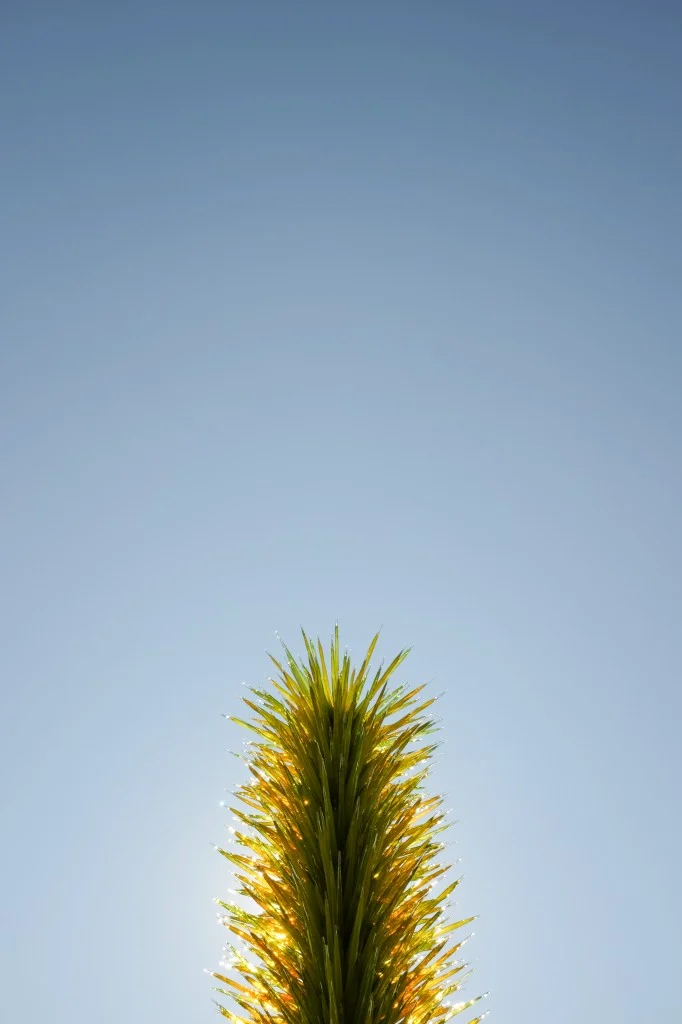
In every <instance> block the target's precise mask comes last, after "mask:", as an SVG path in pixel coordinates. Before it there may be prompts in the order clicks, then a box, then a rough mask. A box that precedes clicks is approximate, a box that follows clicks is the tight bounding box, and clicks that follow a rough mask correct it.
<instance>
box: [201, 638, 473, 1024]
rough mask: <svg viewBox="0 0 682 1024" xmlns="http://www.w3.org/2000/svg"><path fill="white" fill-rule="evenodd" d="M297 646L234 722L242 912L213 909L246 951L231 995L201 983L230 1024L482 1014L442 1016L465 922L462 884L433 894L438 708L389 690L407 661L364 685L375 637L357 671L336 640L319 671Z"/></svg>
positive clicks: (401, 689)
mask: <svg viewBox="0 0 682 1024" xmlns="http://www.w3.org/2000/svg"><path fill="white" fill-rule="evenodd" d="M303 637H304V641H305V646H306V652H307V661H305V662H301V663H297V662H296V660H295V659H294V657H293V656H292V655H291V653H290V652H289V651H288V649H287V648H286V647H284V652H285V655H286V659H285V660H286V666H282V665H281V664H279V662H277V661H276V660H275V659H274V658H272V661H273V663H274V665H275V667H276V669H277V673H278V675H277V677H276V678H274V679H272V680H271V683H272V685H273V686H274V691H267V690H257V689H254V690H252V693H253V694H254V696H255V698H256V699H257V703H256V702H255V701H252V700H250V699H246V700H245V703H246V704H247V705H248V707H249V708H250V709H251V711H252V712H253V714H254V718H253V719H251V721H249V722H246V721H241V720H240V719H233V721H236V722H238V723H239V724H240V725H242V726H245V727H246V728H247V729H249V730H250V731H251V732H252V733H255V734H256V737H257V739H256V740H255V741H253V742H252V743H251V744H250V745H249V746H250V755H249V757H248V767H249V770H250V773H251V777H250V780H249V782H248V783H246V784H245V785H242V786H241V787H240V788H239V789H238V791H237V793H236V796H237V798H238V800H239V801H240V803H241V805H242V806H241V808H240V807H237V808H232V811H233V813H234V815H235V816H236V818H237V819H239V821H240V822H242V823H243V825H244V828H243V830H236V831H235V835H234V839H235V842H236V844H237V846H238V847H240V848H241V849H240V852H231V851H228V850H222V849H221V850H220V853H222V854H223V856H225V857H227V859H228V860H229V861H230V862H231V864H232V865H233V866H234V868H236V871H235V876H236V878H237V881H238V883H239V889H238V895H240V896H242V897H246V898H247V900H248V901H249V903H250V907H249V909H247V908H246V907H245V906H244V905H240V904H236V903H231V902H224V901H221V900H219V901H217V902H218V903H219V904H220V905H221V906H222V907H223V909H224V911H225V914H224V916H223V922H224V923H225V924H226V925H227V926H228V928H229V929H230V930H231V931H232V933H233V934H234V935H235V936H237V938H238V939H239V940H241V944H242V947H243V949H242V950H241V951H239V950H238V949H237V948H235V947H234V946H232V947H230V950H231V954H232V961H231V966H232V967H233V968H234V969H235V971H236V972H238V974H239V975H240V980H239V981H237V980H235V979H234V978H232V977H229V976H228V975H227V974H219V973H214V972H212V973H213V976H214V977H215V978H217V979H218V981H220V982H221V983H222V985H224V986H225V987H224V988H218V989H217V991H218V992H220V993H222V994H223V995H226V996H231V997H232V999H233V1000H234V1001H235V1003H236V1004H238V1006H239V1007H241V1009H242V1010H243V1011H244V1014H245V1016H241V1015H240V1014H238V1013H236V1012H233V1011H232V1010H230V1009H228V1008H227V1007H225V1006H219V1009H220V1012H221V1013H222V1014H223V1016H224V1017H227V1018H228V1020H231V1021H233V1022H235V1024H243V1022H248V1024H254V1022H257V1024H401V1022H402V1024H442V1022H444V1021H446V1020H448V1019H449V1018H450V1017H453V1016H454V1015H455V1014H457V1013H460V1012H462V1011H463V1010H466V1009H467V1008H468V1007H470V1006H472V1005H473V1004H474V1003H475V1002H476V1001H477V1000H476V999H470V1000H468V1001H465V1002H460V1003H455V1004H452V1003H450V1002H448V997H449V996H451V995H452V994H453V993H455V992H457V990H458V989H459V988H460V986H461V981H462V978H463V976H464V971H465V969H466V965H465V964H463V963H461V962H460V961H458V960H457V959H456V956H457V952H458V950H459V949H460V948H461V946H462V944H463V943H462V942H455V943H454V944H452V940H451V939H450V935H451V933H452V932H456V931H457V930H458V929H459V928H461V927H463V926H465V925H467V924H469V922H470V921H472V920H473V918H466V919H465V920H462V921H456V922H453V923H448V922H447V921H446V919H445V917H444V911H445V909H446V901H447V898H448V896H449V895H450V894H451V893H452V892H453V890H454V889H455V887H456V886H457V884H458V882H457V881H454V882H451V883H450V884H449V885H447V886H446V887H445V888H441V889H440V891H436V890H437V888H438V886H439V883H440V881H441V879H442V876H443V875H444V874H445V872H446V871H447V870H448V867H447V866H443V865H441V864H440V863H438V862H437V857H438V856H439V855H440V853H441V851H442V849H443V844H442V843H441V842H440V841H439V837H440V834H441V833H442V831H443V830H444V828H446V827H447V826H446V825H445V824H444V820H443V819H444V815H443V813H442V811H441V809H440V808H441V798H440V797H438V796H428V795H427V794H426V793H425V791H424V781H425V777H426V774H427V771H428V763H429V759H430V757H431V756H432V754H433V751H434V749H435V745H424V744H423V742H422V741H423V739H424V737H426V736H427V735H429V734H430V733H432V732H433V731H434V723H433V721H432V720H431V719H429V718H428V717H424V712H425V711H426V710H427V708H429V707H430V706H431V705H432V704H433V698H432V699H428V700H423V701H420V700H419V695H420V693H421V691H422V690H423V686H418V687H415V688H414V689H409V690H408V688H407V687H405V686H397V687H395V686H389V683H390V680H391V677H392V676H393V674H394V672H395V670H396V669H397V668H398V666H399V665H400V664H401V663H402V661H403V660H404V658H405V657H406V655H407V653H408V652H407V651H402V652H401V653H400V654H398V655H397V657H396V658H394V660H393V661H392V662H391V664H390V665H389V666H388V668H386V669H383V666H382V667H380V668H379V670H378V671H377V672H376V674H375V675H374V676H373V677H370V667H369V663H370V659H371V657H372V654H373V652H374V648H375V646H376V643H377V640H378V636H375V637H374V639H373V640H372V642H371V644H370V646H369V650H368V651H367V655H366V656H365V659H364V661H363V662H362V665H361V666H360V668H359V669H358V670H353V669H352V668H351V663H350V659H349V657H348V655H347V654H344V656H343V658H340V654H339V636H338V628H337V629H336V630H335V633H334V638H333V640H332V644H331V651H330V656H329V661H327V659H326V658H325V653H324V650H323V648H322V645H321V644H320V642H319V641H318V642H317V644H314V643H313V642H312V641H311V640H310V639H309V638H308V637H307V636H306V635H305V633H304V634H303ZM480 1020H482V1017H476V1018H475V1021H472V1022H471V1024H476V1022H477V1021H480Z"/></svg>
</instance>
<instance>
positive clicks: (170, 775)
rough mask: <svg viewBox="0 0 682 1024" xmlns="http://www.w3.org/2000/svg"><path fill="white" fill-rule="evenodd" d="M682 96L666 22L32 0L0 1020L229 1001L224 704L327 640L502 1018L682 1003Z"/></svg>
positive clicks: (232, 742)
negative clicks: (401, 771)
mask: <svg viewBox="0 0 682 1024" xmlns="http://www.w3.org/2000/svg"><path fill="white" fill-rule="evenodd" d="M681 114H682V13H681V10H680V7H679V5H678V4H676V3H673V2H665V0H654V2H647V3H645V2H641V3H634V2H622V0H621V2H619V3H616V2H615V0H614V2H610V0H606V2H596V3H595V2H594V0H592V2H587V0H578V2H576V3H571V4H569V3H552V2H547V0H537V2H527V0H519V2H516V3H509V2H508V0H477V2H473V0H440V2H436V0H419V2H416V0H415V2H409V3H408V2H399V0H392V2H390V3H389V2H373V0H362V2H351V0H344V2H339V3H332V2H321V0H315V2H312V0H311V2H296V0H290V2H284V0H272V2H263V0H248V2H247V0H242V2H229V0H223V2H214V3H209V2H206V0H193V2H191V3H190V2H185V3H177V2H175V3H173V2H171V3H168V2H165V3H161V2H152V0H137V2H135V3H132V2H119V3H106V4H105V3H85V2H81V3H75V2H69V0H65V2H62V3H57V4H55V3H47V2H44V3H40V2H32V0H27V2H26V3H24V4H20V3H12V2H10V0H5V3H4V4H3V5H2V13H1V14H0V128H1V139H2V161H1V167H0V205H1V210H0V213H1V226H0V250H1V251H0V258H1V262H2V273H1V274H0V341H1V356H0V359H1V363H0V435H1V444H2V454H1V460H0V470H1V473H2V484H1V489H0V497H1V501H2V534H1V545H2V551H1V554H2V563H1V564H2V572H1V577H0V588H1V591H2V593H1V596H2V609H1V620H0V621H1V623H2V625H1V627H0V628H1V630H2V642H1V647H0V649H1V652H2V653H1V658H2V663H1V672H2V697H3V714H2V738H1V742H0V759H1V761H2V765H1V778H2V788H3V797H2V799H3V815H2V819H3V840H2V844H1V847H0V868H1V870H2V880H3V884H2V897H1V903H2V920H3V925H2V940H1V944H2V947H3V949H2V956H1V957H0V975H1V978H0V980H1V983H2V1011H3V1017H4V1018H5V1019H6V1020H7V1021H13V1022H14V1021H21V1022H22V1024H39V1022H40V1024H43V1022H44V1021H47V1020H49V1021H50V1022H53V1024H86V1022H87V1024H92V1022H97V1024H120V1022H125V1024H150V1022H152V1021H154V1022H156V1021H163V1022H164V1024H187V1022H190V1021H191V1022H193V1024H199V1022H203V1021H209V1020H213V1019H215V1018H214V1014H215V1010H214V1008H213V1005H212V1003H211V1001H210V979H208V978H207V976H206V975H205V974H203V973H202V969H203V968H204V967H214V966H216V965H217V962H218V959H219V956H220V948H221V945H222V941H223V938H224V934H223V933H221V931H220V930H219V928H218V927H217V925H216V922H215V910H216V908H215V906H214V905H213V904H212V903H211V897H213V896H215V895H219V894H224V893H225V891H226V890H227V888H228V887H230V885H231V884H232V883H231V879H230V877H229V871H228V869H227V865H226V864H225V863H224V862H223V861H222V860H221V858H219V857H218V856H217V855H216V854H215V853H214V852H213V851H212V849H211V847H210V845H209V844H210V842H211V841H215V842H220V841H222V840H223V838H224V835H225V831H224V830H225V827H226V824H227V823H228V820H227V819H226V815H225V813H224V812H222V811H221V810H220V808H219V807H218V802H219V801H220V800H221V799H224V798H226V793H225V790H229V789H231V788H232V787H233V786H234V785H235V784H236V783H237V782H238V781H239V779H240V778H242V775H241V772H240V770H239V764H238V762H237V761H235V760H234V759H233V758H231V757H230V756H229V754H228V753H227V750H228V748H229V747H235V746H236V745H238V744H239V742H240V737H239V736H238V734H237V733H236V729H234V727H232V726H230V725H229V724H226V723H225V721H224V720H223V719H221V717H220V714H221V713H238V707H239V698H240V695H241V693H242V692H243V690H242V687H241V683H242V680H246V681H248V682H251V683H256V684H257V683H260V682H261V681H262V680H263V679H264V677H265V675H266V673H267V661H266V656H265V650H266V649H270V650H276V649H277V641H276V638H275V635H274V633H275V630H279V632H280V633H281V634H282V636H283V637H284V638H285V639H286V640H287V641H288V642H289V643H290V644H291V645H292V646H293V648H294V650H296V651H299V650H300V647H301V644H300V643H299V640H298V637H297V631H298V628H299V626H300V625H303V626H304V627H305V628H306V629H307V630H308V631H310V632H311V633H313V634H316V633H321V634H322V635H323V637H325V638H327V637H329V636H330V634H331V631H332V628H333V624H334V620H335V619H338V620H339V623H340V628H341V632H342V642H345V643H347V644H348V645H349V646H350V648H351V651H352V652H353V654H354V655H355V654H359V653H360V652H361V649H362V647H363V646H364V645H365V644H366V643H367V641H368V640H369V638H370V636H371V634H372V633H373V631H374V630H375V629H376V628H378V627H379V626H382V625H383V638H382V642H381V652H382V655H384V656H387V657H389V656H391V655H392V654H393V653H394V652H395V651H396V650H397V649H398V648H399V647H402V646H410V645H412V646H413V648H414V650H413V653H412V655H411V656H410V658H409V659H408V662H407V667H406V672H405V678H406V679H410V680H411V681H412V680H413V681H414V682H420V681H424V680H429V681H431V682H432V686H433V690H434V692H440V691H445V696H444V697H443V699H442V701H441V705H440V714H441V715H442V717H443V723H442V725H443V734H442V739H443V740H444V741H445V746H444V749H443V751H442V753H441V755H440V757H439V761H438V766H437V769H436V771H435V773H434V779H433V784H434V787H435V788H441V789H444V790H447V791H448V804H449V805H450V806H452V808H453V816H454V817H455V818H456V819H459V824H458V826H457V828H456V830H455V834H454V835H453V838H455V839H456V840H457V846H456V847H455V849H454V851H453V856H456V857H462V858H463V860H462V863H461V865H460V867H459V869H458V870H462V871H463V872H464V873H465V876H466V878H465V885H464V886H463V890H462V892H463V895H462V897H461V901H460V908H461V909H462V911H463V912H470V913H476V912H478V913H480V915H481V918H480V921H479V922H477V925H476V937H475V939H474V941H473V942H472V943H471V944H470V946H469V947H468V949H469V950H470V951H471V955H472V957H473V958H474V960H475V963H476V967H477V971H476V975H475V977H474V979H473V980H472V983H471V984H470V985H469V991H470V992H471V994H474V993H475V992H477V991H482V990H487V989H490V990H491V993H492V994H491V997H490V999H489V1000H488V1004H489V1007H490V1009H491V1010H493V1011H494V1014H495V1017H494V1018H491V1019H495V1020H498V1021H500V1022H502V1021H504V1022H506V1024H528V1022H533V1021H538V1022H540V1021H542V1022H551V1024H574V1022H576V1021H580V1022H581V1024H605V1022H608V1024H611V1022H612V1021H613V1022H616V1021H617V1022H618V1024H636V1022H637V1024H640V1022H642V1021H645V1020H646V1021H654V1020H670V1021H673V1020H676V1019H679V1018H680V1016H682V1014H681V1011H682V996H681V995H680V984H679V981H680V958H681V956H682V949H681V942H680V918H681V915H682V906H681V901H680V881H679V870H680V859H681V856H682V848H681V847H682V833H681V831H680V825H679V794H680V782H681V775H682V772H681V767H682V765H681V753H680V711H681V708H680V704H681V700H680V667H681V666H680V660H681V659H680V649H681V633H682V629H681V620H682V616H681V612H682V601H681V596H682V595H681V582H680V581H681V579H682V574H681V570H682V536H681V530H680V522H681V521H682V484H681V479H680V463H681V455H682V452H681V449H682V412H681V396H682V372H681V371H682V339H681V328H682V299H681V293H682V288H681V286H680V285H681V280H682V201H681V196H682V191H681V186H680V181H681V180H682V135H681V132H680V122H681ZM233 729H234V731H233Z"/></svg>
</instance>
